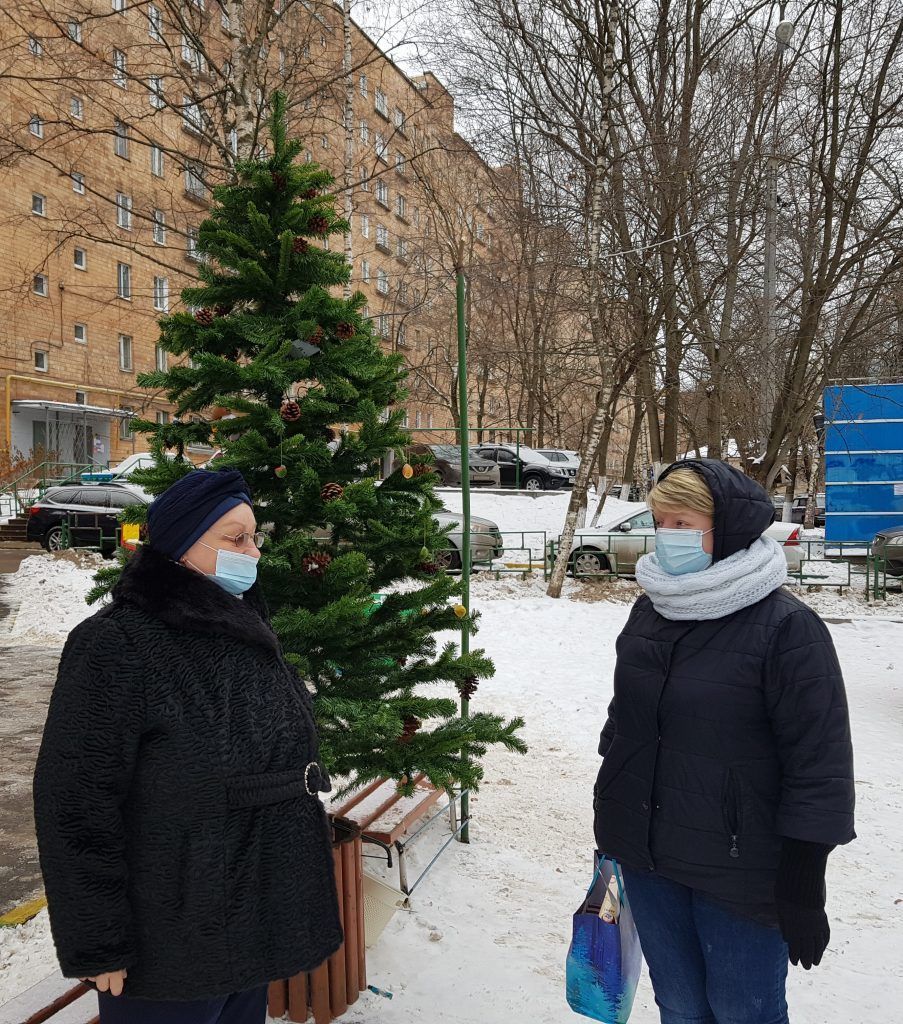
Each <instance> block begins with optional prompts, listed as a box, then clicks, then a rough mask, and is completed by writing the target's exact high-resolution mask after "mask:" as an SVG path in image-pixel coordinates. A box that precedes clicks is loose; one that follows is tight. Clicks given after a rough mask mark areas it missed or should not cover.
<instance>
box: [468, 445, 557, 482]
mask: <svg viewBox="0 0 903 1024" xmlns="http://www.w3.org/2000/svg"><path fill="white" fill-rule="evenodd" d="M473 451H474V455H479V457H480V458H481V459H486V460H488V461H489V462H495V463H498V467H499V486H501V487H517V486H518V485H519V486H520V487H521V488H523V490H525V491H553V490H557V489H558V488H561V487H570V486H571V485H572V484H573V482H574V481H573V479H572V478H571V477H570V476H569V475H568V471H567V470H566V469H563V468H561V467H559V466H556V465H555V464H554V463H552V462H549V460H548V459H547V458H546V457H545V455H540V453H539V452H536V451H534V450H533V449H532V448H526V447H525V446H524V445H521V446H520V449H518V448H517V446H516V445H513V444H481V445H476V446H475V447H474V450H473Z"/></svg>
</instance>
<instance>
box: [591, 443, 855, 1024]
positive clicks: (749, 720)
mask: <svg viewBox="0 0 903 1024" xmlns="http://www.w3.org/2000/svg"><path fill="white" fill-rule="evenodd" d="M649 505H650V508H651V509H652V512H653V514H654V516H655V519H656V527H657V529H656V550H655V553H653V554H650V555H646V556H644V557H643V558H641V559H640V561H639V562H638V564H637V571H636V577H637V581H638V582H639V583H640V585H641V586H642V587H643V588H644V590H645V591H646V593H645V594H644V596H642V597H640V598H639V599H638V601H637V602H636V604H635V605H634V607H633V610H632V612H631V614H630V618H629V619H628V621H627V624H626V626H625V627H624V630H623V631H622V633H621V635H620V636H619V637H618V641H617V663H616V666H615V680H614V698H613V700H612V702H611V706H610V707H609V716H608V721H607V722H606V724H605V727H604V729H603V730H602V737H601V741H600V745H599V753H600V754H601V755H602V756H603V759H604V760H603V763H602V767H601V769H600V770H599V775H598V779H597V781H596V786H595V793H594V810H595V832H596V843H597V845H598V848H599V850H601V851H603V852H604V853H606V854H608V855H609V856H611V857H614V858H615V859H616V860H618V861H620V862H621V864H622V865H623V867H624V878H625V884H626V889H627V896H628V899H629V900H630V903H631V907H632V909H633V914H634V917H635V919H636V924H637V930H638V931H639V935H640V941H641V944H642V947H643V952H644V955H645V957H646V961H647V963H648V965H649V968H650V974H651V977H652V983H653V987H654V989H655V994H656V1001H657V1003H658V1005H659V1008H660V1012H661V1020H662V1022H663V1024H678V1022H680V1024H683V1022H690V1021H692V1022H694V1024H786V1022H787V1020H788V1017H787V1004H786V999H785V992H784V989H785V980H786V974H787V961H788V953H789V958H790V960H792V962H793V963H794V964H797V963H801V964H802V965H803V967H805V968H807V969H808V968H809V967H811V966H812V965H814V964H818V963H819V961H820V960H821V957H822V954H823V952H824V950H825V948H826V946H827V943H828V940H829V937H830V931H829V927H828V921H827V917H826V915H825V909H824V907H825V866H826V862H827V858H828V854H829V853H830V852H831V850H832V849H833V848H834V846H836V845H839V844H842V843H848V842H849V841H850V840H852V839H853V838H854V837H855V833H854V831H853V804H854V794H853V761H852V748H851V743H850V729H849V720H848V715H847V705H846V696H845V693H844V686H843V679H842V677H841V673H840V667H839V665H838V662H837V656H836V654H835V651H834V646H833V644H832V642H831V637H830V634H829V633H828V630H827V628H826V627H825V625H824V623H822V621H821V619H819V617H818V615H816V613H815V612H814V611H812V610H811V609H810V608H809V607H807V606H806V605H804V604H803V603H802V602H800V601H798V600H797V599H796V598H795V597H793V596H792V595H791V594H790V593H788V592H787V591H786V590H785V589H783V588H782V586H781V584H782V583H783V582H784V580H785V578H786V572H787V567H786V561H785V558H784V553H783V550H782V548H781V547H780V545H778V544H777V543H775V542H774V541H773V540H771V539H769V538H767V537H763V536H762V534H763V531H765V530H766V529H767V527H768V525H769V524H770V523H771V522H772V520H773V518H774V510H773V506H772V503H771V501H770V500H769V498H768V495H767V494H766V493H765V491H764V490H763V489H762V488H761V487H760V486H759V485H758V484H757V483H755V482H754V481H752V480H751V479H749V478H748V477H746V476H744V475H743V474H742V473H740V472H739V471H738V470H735V469H733V468H732V467H730V466H728V465H727V464H726V463H723V462H717V461H714V460H708V459H699V460H695V461H689V460H688V461H685V462H681V463H677V464H675V465H673V466H670V467H669V468H668V469H667V470H666V471H665V472H664V473H663V474H662V477H661V478H660V480H659V483H658V485H657V486H656V487H655V488H654V489H653V491H652V492H651V493H650V495H649Z"/></svg>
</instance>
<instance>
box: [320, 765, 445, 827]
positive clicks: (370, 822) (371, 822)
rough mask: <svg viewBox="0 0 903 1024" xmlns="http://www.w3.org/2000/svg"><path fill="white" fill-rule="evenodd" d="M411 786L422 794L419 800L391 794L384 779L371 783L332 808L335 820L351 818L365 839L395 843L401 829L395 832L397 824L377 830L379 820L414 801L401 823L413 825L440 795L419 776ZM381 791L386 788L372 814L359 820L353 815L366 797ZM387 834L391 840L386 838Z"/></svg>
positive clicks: (391, 791) (423, 777)
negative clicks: (366, 837) (423, 810)
mask: <svg viewBox="0 0 903 1024" xmlns="http://www.w3.org/2000/svg"><path fill="white" fill-rule="evenodd" d="M414 786H415V790H418V791H419V792H420V794H422V795H421V796H420V798H419V799H417V794H416V793H415V796H414V797H404V796H402V795H401V794H400V793H398V792H397V791H396V790H395V788H394V786H391V784H389V782H388V780H387V779H380V780H378V781H377V782H375V783H371V784H370V785H369V786H367V787H366V788H365V789H363V790H361V792H360V793H356V794H355V795H354V796H353V797H352V798H351V799H350V800H348V801H347V802H346V803H344V804H342V805H341V806H340V807H337V808H335V814H336V815H338V816H339V817H344V818H351V819H352V820H353V821H355V822H356V824H357V825H359V826H360V828H361V831H363V832H366V833H367V835H368V836H372V837H373V838H375V839H379V840H380V841H381V842H394V841H395V839H397V838H398V836H400V835H401V834H402V832H403V831H404V828H401V829H399V825H398V824H397V823H396V824H394V825H392V826H391V828H390V829H387V828H386V827H385V826H383V827H382V828H381V827H380V823H379V820H380V818H382V817H383V816H384V815H385V814H386V813H387V812H388V811H390V810H391V809H392V808H393V807H394V806H395V805H396V804H398V803H400V802H401V801H402V800H413V799H417V802H416V803H415V804H414V805H413V806H412V808H411V810H410V811H409V812H407V813H406V814H405V816H404V818H403V819H402V821H403V822H404V825H405V827H406V826H407V825H408V824H410V823H411V822H412V821H416V820H417V818H418V817H420V816H421V814H422V809H425V808H427V807H429V806H430V805H431V804H433V803H435V802H436V800H438V799H439V796H440V794H441V791H440V790H436V789H434V788H433V786H432V785H431V784H430V783H429V782H428V781H427V779H426V776H425V775H423V774H421V775H418V776H417V778H416V779H415V780H414ZM381 787H386V796H385V798H384V799H383V800H382V801H381V802H380V803H379V804H377V805H376V807H375V808H374V809H373V810H371V811H369V812H367V813H366V814H365V815H363V816H362V817H358V816H357V815H355V814H354V810H355V808H356V807H358V806H359V805H360V804H361V803H362V802H363V801H364V800H365V799H366V798H367V797H369V796H372V795H373V794H374V793H376V792H377V790H379V789H380V788H381ZM390 834H391V836H392V838H391V839H388V838H386V837H387V836H389V835H390Z"/></svg>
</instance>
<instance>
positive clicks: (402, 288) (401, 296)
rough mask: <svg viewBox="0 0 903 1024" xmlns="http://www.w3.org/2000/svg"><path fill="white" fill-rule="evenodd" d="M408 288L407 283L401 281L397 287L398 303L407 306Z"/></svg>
mask: <svg viewBox="0 0 903 1024" xmlns="http://www.w3.org/2000/svg"><path fill="white" fill-rule="evenodd" d="M410 290H411V289H410V286H409V285H408V282H407V281H402V282H401V284H400V285H399V286H398V301H399V302H403V303H404V304H405V305H408V294H409V292H410Z"/></svg>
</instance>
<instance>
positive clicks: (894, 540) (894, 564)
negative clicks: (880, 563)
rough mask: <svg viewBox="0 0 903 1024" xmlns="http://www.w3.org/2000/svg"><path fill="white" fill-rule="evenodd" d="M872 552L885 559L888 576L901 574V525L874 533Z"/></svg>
mask: <svg viewBox="0 0 903 1024" xmlns="http://www.w3.org/2000/svg"><path fill="white" fill-rule="evenodd" d="M872 554H873V555H877V556H878V557H879V558H884V559H886V560H887V563H886V564H887V575H888V576H903V526H896V527H891V528H889V529H887V530H881V532H880V533H876V534H875V539H874V540H873V541H872Z"/></svg>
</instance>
